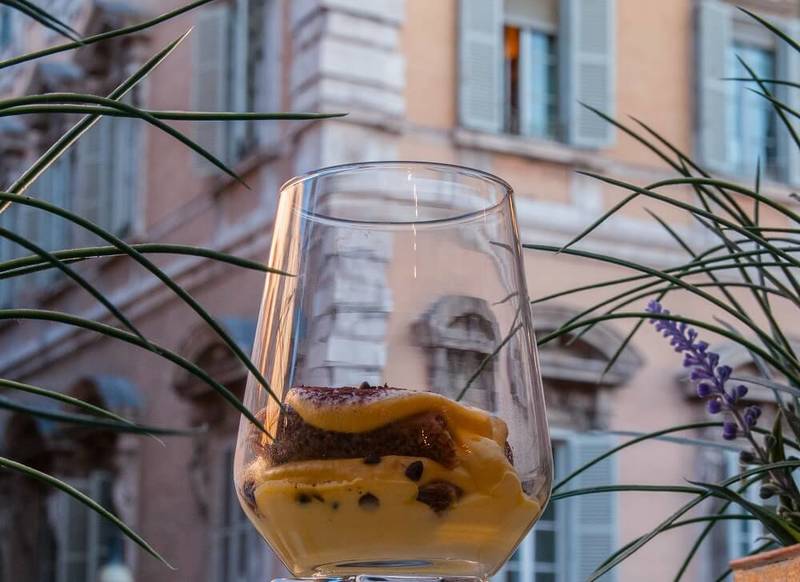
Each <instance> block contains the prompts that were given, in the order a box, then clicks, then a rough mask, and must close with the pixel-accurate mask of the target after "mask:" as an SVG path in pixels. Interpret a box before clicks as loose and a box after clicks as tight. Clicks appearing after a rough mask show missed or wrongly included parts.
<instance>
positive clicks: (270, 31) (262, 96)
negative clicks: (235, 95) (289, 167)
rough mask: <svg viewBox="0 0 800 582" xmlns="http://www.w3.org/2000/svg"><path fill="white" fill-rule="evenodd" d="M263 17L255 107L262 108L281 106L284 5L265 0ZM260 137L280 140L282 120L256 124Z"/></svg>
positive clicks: (268, 140)
mask: <svg viewBox="0 0 800 582" xmlns="http://www.w3.org/2000/svg"><path fill="white" fill-rule="evenodd" d="M262 13H263V14H262V16H263V18H264V23H263V29H262V32H263V35H262V47H261V48H262V50H263V52H264V56H263V57H262V59H261V69H260V71H261V72H260V75H259V76H260V78H261V79H262V80H263V82H261V83H256V104H257V107H256V109H260V110H262V111H280V110H281V86H282V79H281V63H282V62H283V54H282V48H283V42H282V39H283V34H284V32H283V27H282V26H281V5H280V2H278V1H277V0H266V1H265V5H264V9H263V10H262ZM255 128H256V135H257V139H258V140H259V141H261V142H263V143H264V144H268V145H273V144H277V143H278V141H279V140H280V128H281V122H279V121H268V122H264V123H259V124H257V125H256V126H255Z"/></svg>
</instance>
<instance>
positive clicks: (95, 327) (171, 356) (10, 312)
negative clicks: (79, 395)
mask: <svg viewBox="0 0 800 582" xmlns="http://www.w3.org/2000/svg"><path fill="white" fill-rule="evenodd" d="M15 319H30V320H36V321H50V322H54V323H63V324H65V325H69V326H72V327H77V328H81V329H86V330H89V331H93V332H96V333H99V334H102V335H105V336H108V337H112V338H115V339H118V340H121V341H124V342H126V343H129V344H132V345H135V346H138V347H141V348H144V349H146V350H149V351H153V352H154V353H155V354H157V355H158V356H161V357H162V358H164V359H166V360H168V361H170V362H172V363H173V364H176V365H177V366H179V367H181V368H183V369H184V370H186V371H187V372H189V373H191V374H192V375H193V376H195V377H197V378H199V379H200V380H202V381H203V382H205V383H206V384H208V386H210V387H211V388H213V389H214V391H216V392H218V393H219V394H220V395H221V396H222V397H223V398H224V399H225V400H227V401H228V403H230V404H231V405H232V406H233V407H234V408H236V410H238V411H239V412H240V413H241V414H243V415H244V416H245V417H246V418H247V419H248V420H249V421H250V422H252V423H253V424H254V425H256V426H257V427H258V428H259V429H261V430H262V431H264V432H265V433H266V432H267V431H266V429H265V428H264V426H263V425H262V424H261V422H260V421H259V420H258V419H257V418H256V417H255V416H254V415H253V413H252V412H250V410H248V409H247V407H245V406H244V405H243V404H242V403H241V402H240V401H239V399H238V398H237V397H236V396H235V395H234V394H233V393H232V392H231V391H230V390H228V389H227V388H226V387H225V386H223V385H222V384H220V383H219V382H217V381H216V380H214V378H212V377H211V376H209V375H208V374H207V373H206V372H205V371H204V370H203V369H202V368H200V367H198V366H197V365H195V364H193V363H192V362H190V361H189V360H187V359H185V358H183V357H182V356H179V355H178V354H176V353H174V352H172V351H170V350H168V349H167V348H165V347H162V346H159V345H158V344H156V343H154V342H144V341H142V340H140V339H139V338H138V336H136V335H134V334H132V333H130V332H127V331H124V330H121V329H118V328H116V327H113V326H110V325H106V324H104V323H99V322H97V321H92V320H91V319H85V318H82V317H78V316H75V315H70V314H68V313H59V312H57V311H48V310H45V309H0V320H15Z"/></svg>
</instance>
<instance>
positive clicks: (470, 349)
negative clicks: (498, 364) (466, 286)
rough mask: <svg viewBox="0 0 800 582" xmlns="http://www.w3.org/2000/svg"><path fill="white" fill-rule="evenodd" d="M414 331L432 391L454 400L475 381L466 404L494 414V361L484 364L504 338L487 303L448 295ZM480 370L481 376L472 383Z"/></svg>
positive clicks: (439, 301)
mask: <svg viewBox="0 0 800 582" xmlns="http://www.w3.org/2000/svg"><path fill="white" fill-rule="evenodd" d="M414 327H415V332H414V333H415V337H416V338H417V341H418V342H419V343H420V345H421V346H422V347H425V348H426V354H427V356H428V358H429V360H428V371H429V375H430V383H431V387H432V388H433V390H436V391H439V392H440V393H442V394H445V395H446V396H449V397H451V398H455V397H456V396H458V395H459V393H460V392H461V391H462V390H463V389H464V388H465V387H466V386H467V384H468V382H470V380H472V383H471V384H469V390H467V392H466V393H465V394H464V401H465V402H467V403H469V404H472V405H473V406H478V407H480V408H483V409H484V410H494V406H495V402H494V397H495V391H494V376H495V362H494V359H492V360H490V361H489V362H487V363H485V364H484V360H485V359H486V356H488V355H489V354H491V353H492V352H493V351H494V350H495V349H496V348H497V342H499V341H501V338H500V334H499V332H498V330H497V322H496V321H495V318H494V315H493V314H492V311H491V309H490V308H489V305H488V304H487V303H486V301H485V300H484V299H478V298H477V297H467V296H464V295H446V296H444V297H442V298H440V299H439V300H437V301H436V303H434V304H433V306H432V307H431V308H430V309H429V310H428V311H427V312H426V313H425V314H424V315H423V316H422V317H421V318H420V319H419V320H418V321H417V322H416V323H415V324H414ZM482 365H483V368H482V369H481V366H482ZM478 370H480V373H479V374H478V375H477V376H476V377H475V378H474V379H473V378H472V376H473V375H474V374H475V372H477V371H478Z"/></svg>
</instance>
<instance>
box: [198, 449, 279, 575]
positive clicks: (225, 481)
mask: <svg viewBox="0 0 800 582" xmlns="http://www.w3.org/2000/svg"><path fill="white" fill-rule="evenodd" d="M233 455H234V450H233V447H229V448H228V449H227V450H226V451H225V453H224V454H223V463H222V466H221V469H222V473H221V475H220V481H221V484H222V486H221V491H222V497H221V499H222V503H221V505H220V506H219V511H218V515H217V527H216V528H215V532H214V540H213V546H212V547H213V551H214V552H215V554H216V556H215V564H214V569H213V571H214V574H213V578H212V581H213V582H263V580H264V579H265V578H266V577H267V576H268V575H269V573H270V572H271V571H272V565H273V559H272V550H270V548H269V546H268V545H267V543H266V542H265V541H264V540H263V539H262V538H261V536H260V535H259V534H258V532H257V531H256V529H255V527H253V524H252V523H250V520H248V519H247V516H246V515H245V513H244V511H242V508H241V506H240V505H239V499H238V497H237V496H236V491H235V489H234V483H233V478H232V476H233Z"/></svg>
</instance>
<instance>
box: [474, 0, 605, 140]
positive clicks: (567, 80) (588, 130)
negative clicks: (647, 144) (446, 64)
mask: <svg viewBox="0 0 800 582" xmlns="http://www.w3.org/2000/svg"><path fill="white" fill-rule="evenodd" d="M614 12H615V2H614V0H560V1H559V0H461V2H460V13H459V26H460V38H459V75H460V78H459V117H460V123H461V125H462V126H463V127H465V128H467V129H473V130H478V131H485V132H492V133H503V132H505V133H512V134H520V135H524V136H531V137H536V138H543V139H549V140H559V141H564V142H566V143H569V144H571V145H574V146H578V147H587V148H598V147H605V146H608V145H609V144H610V143H611V141H612V140H613V135H614V132H613V128H612V126H611V125H610V124H608V123H606V122H605V121H604V120H603V119H601V118H600V117H599V116H597V115H596V114H595V113H593V112H591V111H589V110H588V109H586V108H584V107H583V106H582V105H581V103H585V104H588V105H590V106H593V107H595V108H597V109H599V110H601V111H604V112H606V113H613V109H614V32H613V26H614Z"/></svg>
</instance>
